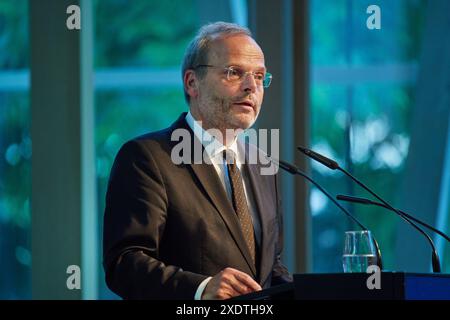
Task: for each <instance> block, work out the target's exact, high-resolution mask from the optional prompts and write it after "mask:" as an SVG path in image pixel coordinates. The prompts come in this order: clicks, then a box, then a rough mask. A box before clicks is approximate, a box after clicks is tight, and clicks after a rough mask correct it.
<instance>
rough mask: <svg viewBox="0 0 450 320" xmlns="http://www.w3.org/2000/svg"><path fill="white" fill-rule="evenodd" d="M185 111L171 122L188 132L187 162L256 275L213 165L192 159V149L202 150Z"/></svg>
mask: <svg viewBox="0 0 450 320" xmlns="http://www.w3.org/2000/svg"><path fill="white" fill-rule="evenodd" d="M185 115H186V113H183V114H182V115H181V117H180V118H179V119H178V120H177V121H176V122H175V123H174V124H173V126H172V127H173V128H174V129H177V128H183V129H187V130H189V132H190V136H191V137H192V139H191V151H192V152H191V157H190V158H191V163H189V164H187V165H188V166H190V167H191V168H192V171H193V172H194V174H195V176H196V177H197V179H198V181H199V182H200V184H201V185H202V187H203V189H204V192H205V193H206V194H207V195H208V197H209V199H210V201H211V202H212V204H213V205H214V207H215V208H216V209H217V211H218V212H219V214H220V216H221V217H222V219H223V221H224V222H225V225H226V226H227V228H228V231H229V232H230V234H231V235H232V237H233V239H234V241H235V243H236V245H237V246H238V248H239V250H240V252H241V254H242V255H243V257H244V259H245V261H246V262H247V264H248V266H249V268H250V269H251V271H252V273H253V276H254V277H257V274H256V268H255V266H254V264H253V262H252V258H251V256H250V251H249V249H248V247H247V245H246V242H245V239H244V236H243V234H242V231H241V226H240V225H239V220H238V218H237V216H236V213H235V211H234V209H233V207H232V205H231V203H230V201H229V199H228V197H227V194H226V191H225V189H224V187H223V185H222V182H221V181H220V178H219V176H218V175H217V172H216V169H215V168H214V165H212V164H207V163H204V161H202V163H198V161H194V160H198V157H196V158H197V159H194V152H193V151H194V150H201V151H202V153H203V151H204V149H203V146H202V145H201V142H200V141H199V140H198V139H197V137H196V136H195V135H194V132H193V131H192V130H191V128H190V127H189V125H188V124H187V123H186V121H185V120H184V118H185Z"/></svg>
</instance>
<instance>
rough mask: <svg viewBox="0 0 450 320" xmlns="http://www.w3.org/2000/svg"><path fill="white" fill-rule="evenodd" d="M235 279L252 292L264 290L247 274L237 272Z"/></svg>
mask: <svg viewBox="0 0 450 320" xmlns="http://www.w3.org/2000/svg"><path fill="white" fill-rule="evenodd" d="M236 271H237V270H236ZM235 277H236V279H237V280H239V282H240V283H242V284H243V285H245V286H246V287H248V288H249V289H251V291H259V290H262V288H261V286H260V285H259V284H258V283H257V282H256V281H255V280H253V279H252V277H250V276H249V275H248V274H246V273H243V272H241V271H237V273H235Z"/></svg>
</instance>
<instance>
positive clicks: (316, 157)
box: [298, 147, 441, 273]
mask: <svg viewBox="0 0 450 320" xmlns="http://www.w3.org/2000/svg"><path fill="white" fill-rule="evenodd" d="M298 150H300V151H301V152H302V153H304V154H305V155H307V156H308V157H310V158H312V159H314V160H316V161H318V162H320V163H321V164H323V165H325V166H327V167H328V168H330V169H332V170H336V169H337V170H339V171H341V172H343V173H344V174H345V175H346V176H348V177H349V178H350V179H352V180H353V181H354V182H356V183H357V184H358V185H359V186H360V187H361V188H363V189H364V190H366V191H367V192H369V193H370V194H371V195H372V196H374V197H375V198H377V199H378V200H379V201H381V203H383V204H384V205H385V206H386V207H387V208H388V209H390V210H392V211H393V212H395V213H396V214H397V215H399V216H400V217H401V218H402V219H403V220H405V221H406V222H407V223H408V224H410V225H411V226H412V227H413V228H415V229H416V230H417V231H419V232H420V233H421V234H422V235H423V236H424V237H425V238H426V239H427V240H428V242H429V243H430V245H431V248H432V251H433V254H432V266H433V272H436V273H438V272H441V264H440V262H439V255H438V253H437V250H436V247H435V245H434V242H433V240H432V239H431V238H430V236H429V235H428V234H427V233H426V232H425V231H423V230H422V229H421V228H420V227H419V226H417V225H416V224H415V223H414V222H412V221H411V220H410V219H409V218H408V217H406V216H405V215H403V214H402V213H401V212H400V211H399V210H397V209H395V208H394V207H393V206H391V205H390V204H389V203H387V202H386V201H384V200H383V199H382V198H381V197H379V196H378V195H377V194H376V193H375V192H373V191H372V190H370V189H369V188H368V187H367V186H366V185H365V184H364V183H362V182H361V181H359V180H358V179H356V178H355V177H354V176H353V175H351V174H350V172H348V171H347V170H345V169H343V168H341V167H340V166H339V164H338V163H337V162H336V161H334V160H331V159H329V158H327V157H325V156H323V155H321V154H318V153H317V152H314V151H312V150H310V149H307V148H305V147H298Z"/></svg>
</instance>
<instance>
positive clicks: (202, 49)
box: [181, 21, 252, 104]
mask: <svg viewBox="0 0 450 320" xmlns="http://www.w3.org/2000/svg"><path fill="white" fill-rule="evenodd" d="M239 34H242V35H246V36H249V37H251V36H252V34H251V32H250V30H249V29H248V28H246V27H242V26H240V25H237V24H235V23H228V22H222V21H219V22H214V23H209V24H206V25H204V26H203V27H201V28H200V30H199V31H198V33H197V35H196V36H195V38H194V39H192V41H191V42H190V43H189V45H188V47H187V49H186V52H185V53H184V57H183V64H182V67H181V78H182V80H183V89H184V97H185V99H186V102H187V103H188V104H189V101H190V96H189V95H188V93H187V91H186V88H185V87H184V74H185V73H186V70H189V69H194V68H195V67H196V66H198V65H199V64H206V63H207V62H208V53H209V50H210V47H211V43H212V42H213V41H214V40H217V39H219V38H225V37H228V36H231V35H239ZM195 72H196V74H197V75H198V77H200V78H202V77H204V75H205V73H206V71H205V70H203V68H200V69H197V70H195Z"/></svg>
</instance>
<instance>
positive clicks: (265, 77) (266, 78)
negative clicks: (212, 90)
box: [194, 64, 272, 88]
mask: <svg viewBox="0 0 450 320" xmlns="http://www.w3.org/2000/svg"><path fill="white" fill-rule="evenodd" d="M197 68H219V69H220V68H222V67H217V66H212V65H209V64H199V65H198V66H196V67H195V68H194V69H197ZM223 70H224V71H225V75H226V77H227V80H228V81H230V82H242V81H243V80H244V79H245V76H246V75H247V74H248V73H250V74H251V75H252V76H253V78H254V79H255V82H256V84H257V85H258V86H263V87H264V88H268V87H269V86H270V83H271V82H272V74H271V73H269V72H255V71H244V70H243V69H242V68H239V67H235V66H230V67H226V68H223Z"/></svg>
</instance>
